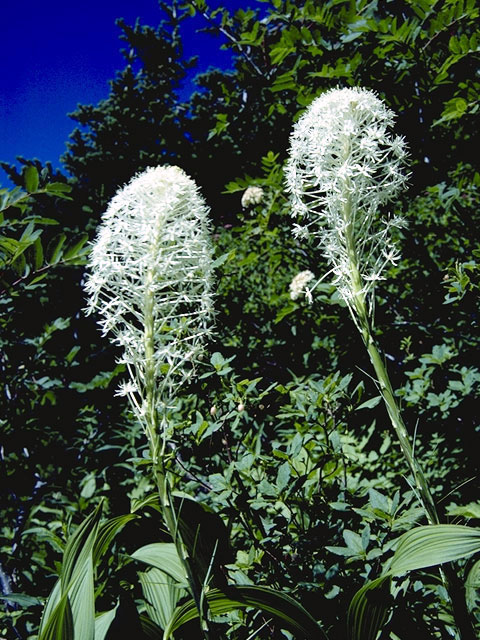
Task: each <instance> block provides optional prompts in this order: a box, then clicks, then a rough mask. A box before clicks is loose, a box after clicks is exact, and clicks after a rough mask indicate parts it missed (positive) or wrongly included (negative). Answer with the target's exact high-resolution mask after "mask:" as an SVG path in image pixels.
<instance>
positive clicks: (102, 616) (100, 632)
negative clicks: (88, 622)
mask: <svg viewBox="0 0 480 640" xmlns="http://www.w3.org/2000/svg"><path fill="white" fill-rule="evenodd" d="M117 609H118V602H117V604H116V605H115V607H114V608H113V609H110V611H103V612H102V613H99V614H98V615H97V616H96V618H95V640H105V636H106V635H107V633H108V630H109V629H110V625H111V624H112V622H113V620H114V619H115V615H116V613H117Z"/></svg>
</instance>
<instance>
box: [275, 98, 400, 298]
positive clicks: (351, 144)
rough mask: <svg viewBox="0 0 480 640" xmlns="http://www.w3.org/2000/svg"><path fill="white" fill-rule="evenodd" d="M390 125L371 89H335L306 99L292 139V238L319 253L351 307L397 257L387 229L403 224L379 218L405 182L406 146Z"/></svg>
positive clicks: (288, 179) (289, 181)
mask: <svg viewBox="0 0 480 640" xmlns="http://www.w3.org/2000/svg"><path fill="white" fill-rule="evenodd" d="M393 123H394V114H393V112H392V111H390V110H389V109H388V108H387V107H386V106H385V105H384V103H383V102H382V101H381V100H380V99H379V98H378V97H377V96H376V95H375V94H374V93H373V92H371V91H368V90H366V89H360V88H353V89H333V90H330V91H327V92H325V93H324V94H322V95H321V96H320V97H319V98H317V99H316V100H314V101H313V102H312V104H311V105H310V106H309V108H308V109H307V110H306V112H305V113H304V114H303V116H302V117H301V118H300V119H299V120H298V122H297V123H296V124H295V126H294V129H293V133H292V135H291V139H290V157H289V160H288V163H287V167H286V183H287V190H288V191H289V192H290V194H291V200H292V215H293V216H295V217H296V218H297V224H296V225H295V233H296V235H297V236H298V237H299V239H302V238H307V237H310V238H313V239H314V241H316V242H317V243H318V245H319V246H320V247H321V248H322V250H323V253H324V255H325V257H326V258H327V259H328V260H329V261H330V263H331V265H332V270H331V272H332V273H333V275H334V284H335V285H336V286H337V288H338V291H339V293H340V295H341V296H342V297H343V299H344V300H345V301H346V302H347V304H348V305H349V306H350V305H351V303H352V301H353V299H354V297H355V296H356V295H358V293H359V291H361V292H362V293H363V295H365V296H367V297H369V298H373V296H372V294H373V291H374V287H375V283H376V282H377V281H378V280H379V279H382V278H383V273H384V271H385V269H386V268H387V267H388V266H389V265H390V264H395V262H396V260H397V259H398V251H397V249H396V247H395V244H394V242H393V240H392V238H391V235H390V231H391V229H392V228H393V227H399V226H403V225H404V222H403V220H402V219H401V218H399V217H393V218H389V217H383V219H382V218H380V217H379V216H378V210H379V208H380V207H381V206H382V205H385V204H387V203H388V202H391V201H392V200H393V199H394V198H395V197H396V196H397V194H398V193H399V192H400V191H401V189H402V188H403V187H404V186H405V184H406V181H407V176H406V175H405V174H404V173H403V172H402V171H403V166H404V164H405V160H406V151H405V143H404V141H403V139H402V138H401V137H399V136H395V135H393V134H392V133H391V132H390V129H391V127H392V125H393ZM352 265H353V267H354V268H353V269H352ZM354 272H356V273H354ZM370 304H372V300H370Z"/></svg>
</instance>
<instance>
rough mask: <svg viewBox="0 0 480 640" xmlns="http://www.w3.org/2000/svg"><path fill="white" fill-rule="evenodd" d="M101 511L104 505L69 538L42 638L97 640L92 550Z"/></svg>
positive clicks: (43, 623)
mask: <svg viewBox="0 0 480 640" xmlns="http://www.w3.org/2000/svg"><path fill="white" fill-rule="evenodd" d="M101 512H102V506H101V504H100V505H99V506H98V507H97V508H96V509H95V511H94V512H93V513H92V514H91V515H90V516H89V517H88V518H87V519H86V520H85V521H84V522H83V523H82V524H81V525H80V526H79V527H78V528H77V530H76V531H75V533H74V534H73V536H71V537H70V538H69V539H68V541H67V544H66V547H65V551H64V554H63V562H62V567H61V571H60V579H59V580H58V581H57V583H56V585H55V587H54V588H53V591H52V593H51V594H50V596H49V597H48V600H47V603H46V606H45V610H44V613H43V616H42V620H41V623H40V629H39V635H38V640H59V639H60V638H61V640H75V639H78V638H82V640H94V637H95V605H94V601H95V592H94V585H93V560H92V553H93V547H94V542H95V538H96V535H97V529H98V523H99V520H100V517H101Z"/></svg>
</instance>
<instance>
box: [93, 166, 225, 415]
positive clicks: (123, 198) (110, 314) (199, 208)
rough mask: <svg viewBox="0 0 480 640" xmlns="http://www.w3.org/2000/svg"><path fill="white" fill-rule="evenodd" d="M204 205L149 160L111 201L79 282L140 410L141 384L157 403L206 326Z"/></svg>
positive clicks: (187, 370) (180, 177)
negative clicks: (118, 350)
mask: <svg viewBox="0 0 480 640" xmlns="http://www.w3.org/2000/svg"><path fill="white" fill-rule="evenodd" d="M207 216H208V210H207V207H206V205H205V203H204V201H203V199H202V198H201V196H200V195H199V193H198V189H197V187H196V185H195V183H194V182H193V180H191V179H190V178H189V177H188V176H187V175H186V174H185V173H184V172H183V171H182V170H181V169H179V168H178V167H156V168H149V169H147V170H146V171H144V172H143V173H141V174H139V175H137V176H136V177H135V178H133V179H132V180H131V182H130V183H129V184H127V185H126V186H125V187H124V188H123V189H121V190H120V191H118V193H117V194H116V195H115V197H114V198H113V199H112V201H111V202H110V205H109V207H108V209H107V211H106V213H105V214H104V216H103V221H102V223H101V225H100V227H99V230H98V235H97V238H96V240H95V242H94V245H93V248H92V253H91V258H90V265H89V274H88V277H87V281H86V285H85V290H86V292H87V294H88V296H89V300H88V307H87V313H91V312H93V311H97V312H98V313H99V314H100V315H101V316H102V320H101V321H100V322H99V324H100V326H101V328H102V331H103V334H104V335H105V334H107V333H110V334H112V335H113V342H115V343H116V344H118V345H120V346H121V347H122V348H123V350H124V355H123V358H122V359H121V362H124V363H125V364H126V365H127V368H128V371H129V373H130V380H129V381H128V382H125V383H123V384H122V385H121V387H120V389H119V390H118V392H117V394H118V395H128V396H129V397H130V399H131V400H132V402H133V404H134V407H135V408H136V410H137V414H138V415H139V417H140V418H142V413H144V412H145V406H144V404H143V403H144V398H145V397H146V391H145V388H146V386H148V385H149V386H150V387H152V386H155V389H156V390H155V392H154V395H155V397H156V400H155V402H157V403H158V406H159V407H161V406H165V403H166V402H167V401H168V399H169V398H171V396H172V395H173V392H174V390H175V388H176V387H177V386H178V385H179V384H181V383H183V382H184V381H185V380H186V379H187V378H188V377H189V376H190V375H191V373H192V367H193V364H194V362H195V361H196V360H197V358H198V356H199V354H200V352H201V351H202V346H203V342H204V338H205V336H206V334H208V333H209V332H210V327H211V320H212V316H213V304H212V276H213V272H212V269H213V267H212V252H211V248H210V239H209V229H208V220H207Z"/></svg>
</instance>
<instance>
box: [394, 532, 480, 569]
mask: <svg viewBox="0 0 480 640" xmlns="http://www.w3.org/2000/svg"><path fill="white" fill-rule="evenodd" d="M479 552H480V529H473V528H472V527H467V526H464V525H460V524H437V525H426V526H422V527H416V528H415V529H412V530H411V531H407V532H406V533H404V534H403V535H402V536H401V537H400V539H399V543H398V546H397V548H396V551H395V553H394V555H393V558H392V559H391V560H390V562H389V563H388V565H387V567H386V571H385V573H388V574H389V575H401V574H402V573H405V572H407V571H414V570H416V569H423V568H425V567H433V566H435V565H438V564H443V563H444V562H452V561H453V560H460V559H461V558H468V557H469V556H471V555H473V554H474V553H479Z"/></svg>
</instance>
